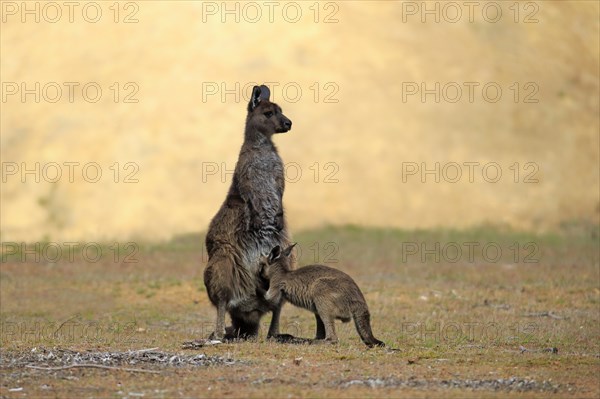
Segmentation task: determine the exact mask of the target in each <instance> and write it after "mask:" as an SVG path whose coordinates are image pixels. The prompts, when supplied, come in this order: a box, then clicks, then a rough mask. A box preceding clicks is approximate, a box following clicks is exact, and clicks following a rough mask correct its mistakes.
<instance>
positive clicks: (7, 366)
mask: <svg viewBox="0 0 600 399" xmlns="http://www.w3.org/2000/svg"><path fill="white" fill-rule="evenodd" d="M294 238H295V239H296V240H297V241H298V242H299V250H300V251H301V252H300V253H299V254H298V255H299V265H304V264H309V263H314V262H319V263H327V264H329V265H331V266H333V267H337V268H340V269H342V270H344V271H346V272H348V273H349V274H350V275H352V276H353V277H354V278H355V280H356V281H357V282H358V284H359V286H360V287H361V289H362V290H363V292H364V293H365V296H366V298H367V301H368V303H369V307H370V310H371V314H372V324H373V330H374V333H375V336H376V337H377V338H379V339H381V340H383V341H384V342H386V344H387V346H388V347H387V348H381V349H367V348H366V347H365V346H364V345H363V344H362V343H361V342H360V340H359V338H358V335H357V333H356V331H355V330H354V327H353V325H352V323H349V324H341V323H340V324H337V327H338V335H339V338H340V343H339V344H338V345H323V344H314V345H307V344H304V345H293V344H279V343H274V342H267V341H266V340H265V335H266V326H267V325H268V322H269V319H270V316H269V315H267V316H265V318H264V328H262V331H261V334H260V338H259V339H258V340H256V341H253V342H238V343H223V344H218V345H212V346H206V347H202V348H199V349H182V344H183V343H184V342H185V341H190V340H193V339H197V338H206V337H207V336H208V334H209V333H210V331H211V329H212V323H213V321H214V317H215V311H214V309H213V308H212V307H211V305H210V304H209V302H208V299H207V297H206V293H205V292H204V286H203V283H202V271H203V267H204V264H205V262H206V256H205V254H204V251H203V250H202V242H203V236H202V235H201V234H193V235H186V236H180V237H177V238H175V239H173V240H172V241H170V242H165V243H153V244H148V243H131V244H130V246H129V247H127V245H125V244H122V245H120V246H119V251H117V250H116V247H115V246H114V245H113V244H110V243H107V244H106V245H105V246H102V247H101V249H102V256H100V257H99V259H98V260H95V258H94V259H92V258H93V256H92V254H91V250H90V252H89V253H88V252H84V251H83V249H82V248H77V249H76V250H74V251H73V257H69V256H67V253H66V252H65V251H64V248H63V252H62V256H61V257H60V258H57V257H56V256H55V252H52V251H55V250H56V248H51V247H50V246H48V245H46V246H44V245H43V244H42V245H41V247H40V248H38V249H39V251H38V252H35V251H31V248H34V247H33V246H30V247H25V248H21V249H20V250H19V251H14V250H13V249H12V248H6V247H3V250H4V252H3V254H2V263H1V268H0V273H1V274H0V277H1V279H0V288H1V290H0V299H1V302H0V304H1V313H0V317H1V327H2V329H1V344H2V347H1V352H0V353H1V357H0V373H1V374H0V375H1V382H0V396H1V397H3V398H4V397H7V398H31V397H69V398H71V397H72V398H75V397H78V398H84V397H123V398H125V397H129V398H135V397H146V398H147V397H159V398H160V397H162V398H167V397H169V398H170V397H242V396H243V397H246V396H247V397H260V398H265V397H361V398H362V397H451V398H452V397H460V398H464V397H473V398H475V397H506V396H518V397H532V398H548V397H561V398H562V397H578V398H579V397H589V398H595V397H598V396H599V395H600V377H599V375H600V326H599V323H600V312H599V306H600V283H599V281H600V275H599V273H600V269H599V244H598V239H599V230H598V227H597V226H587V225H565V226H563V228H562V229H561V230H560V231H557V232H555V233H553V234H545V235H530V234H525V233H517V232H514V231H510V230H505V229H502V228H491V227H483V228H479V229H472V230H467V231H451V230H418V231H402V230H391V229H363V228H357V227H352V226H348V227H343V228H323V229H319V230H311V231H305V232H303V233H299V234H296V236H295V237H294ZM469 248H471V249H472V250H469ZM36 257H37V259H36ZM282 325H283V327H282V328H283V330H284V332H287V333H290V334H293V335H297V336H301V337H311V336H312V335H313V334H314V328H315V326H314V319H313V316H312V315H311V314H309V313H308V312H306V311H304V310H301V309H296V308H294V307H292V306H291V305H286V307H285V308H284V311H283V316H282ZM75 364H77V365H79V366H81V365H85V366H86V367H70V368H65V367H67V366H73V365H75ZM91 366H94V367H91ZM32 367H37V368H38V369H36V368H32ZM57 367H63V369H59V370H56V369H50V370H43V369H39V368H57ZM99 367H103V368H99Z"/></svg>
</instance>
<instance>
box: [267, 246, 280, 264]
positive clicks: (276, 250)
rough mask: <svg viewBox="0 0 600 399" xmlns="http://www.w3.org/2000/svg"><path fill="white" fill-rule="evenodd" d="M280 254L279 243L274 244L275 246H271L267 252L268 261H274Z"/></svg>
mask: <svg viewBox="0 0 600 399" xmlns="http://www.w3.org/2000/svg"><path fill="white" fill-rule="evenodd" d="M280 256H281V247H280V246H279V245H276V246H275V248H273V249H272V250H271V253H270V254H269V263H273V262H275V261H276V260H277V259H279V257H280Z"/></svg>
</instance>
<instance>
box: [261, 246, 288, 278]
mask: <svg viewBox="0 0 600 399" xmlns="http://www.w3.org/2000/svg"><path fill="white" fill-rule="evenodd" d="M295 246H296V243H293V244H292V245H290V246H288V247H287V248H285V249H284V250H281V247H280V246H279V245H276V246H275V247H273V249H272V250H271V253H269V255H267V256H263V257H262V259H261V261H260V274H261V276H262V277H263V278H265V279H267V280H270V279H271V277H273V274H274V273H276V272H277V271H278V270H280V269H281V268H283V270H288V264H289V258H290V255H291V253H292V249H294V247H295Z"/></svg>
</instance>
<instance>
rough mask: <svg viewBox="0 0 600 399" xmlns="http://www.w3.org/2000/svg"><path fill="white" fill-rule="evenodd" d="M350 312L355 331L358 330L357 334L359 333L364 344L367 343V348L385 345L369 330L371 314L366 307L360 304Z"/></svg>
mask: <svg viewBox="0 0 600 399" xmlns="http://www.w3.org/2000/svg"><path fill="white" fill-rule="evenodd" d="M352 313H353V314H352V316H353V318H354V325H355V326H356V331H358V335H360V338H361V339H362V341H363V342H364V343H365V345H367V346H368V347H369V348H372V347H373V346H385V344H384V343H383V342H381V341H380V340H378V339H377V338H375V337H374V336H373V331H371V316H370V314H369V310H368V309H366V307H363V306H361V307H359V308H358V309H356V310H355V311H354V312H352Z"/></svg>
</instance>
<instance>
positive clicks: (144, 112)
mask: <svg viewBox="0 0 600 399" xmlns="http://www.w3.org/2000/svg"><path fill="white" fill-rule="evenodd" d="M488 3H490V2H477V8H475V9H474V10H473V14H472V15H471V16H470V15H469V9H468V8H467V7H466V6H465V5H464V2H456V3H454V4H457V5H458V7H455V8H454V9H451V8H448V7H445V6H446V3H443V2H428V3H427V7H429V10H433V14H427V13H426V12H424V11H426V10H423V9H421V7H423V4H424V3H422V2H393V1H385V2H378V1H368V2H367V1H351V2H319V3H316V2H296V3H293V2H292V3H289V2H273V3H270V4H271V5H269V4H268V2H267V3H262V2H256V3H244V2H227V3H223V2H194V1H186V2H167V1H152V2H150V1H148V2H145V1H138V2H119V3H115V2H112V1H111V2H96V3H94V4H95V5H93V4H92V5H90V3H88V2H82V3H79V2H77V7H74V9H73V10H69V9H68V8H67V7H66V6H64V5H63V3H61V2H58V3H54V4H58V6H50V7H49V6H48V5H47V2H27V3H21V2H7V1H2V2H1V3H0V5H1V7H2V25H1V38H0V45H1V61H0V64H1V65H0V67H1V70H0V74H1V81H2V103H1V106H2V111H1V113H2V115H1V125H0V127H1V155H2V174H3V175H2V179H3V180H2V190H1V202H2V203H1V216H2V220H1V229H0V232H1V234H2V240H3V241H8V240H27V241H33V240H40V239H48V238H50V239H53V240H83V239H85V240H92V239H95V240H101V239H113V238H119V239H129V238H133V239H150V240H154V239H167V238H169V237H171V236H173V235H174V234H180V233H186V232H196V231H202V230H205V229H206V228H207V225H208V223H209V221H210V219H211V217H212V216H213V215H214V214H215V212H216V211H217V209H218V208H219V206H220V205H221V202H222V201H223V199H224V197H225V193H226V191H227V189H228V187H229V183H230V181H231V174H230V171H231V170H233V168H234V166H235V162H236V159H237V155H238V151H239V148H240V146H241V144H242V140H243V128H244V120H245V116H246V103H247V98H248V95H249V92H250V90H251V86H252V84H253V83H267V84H268V85H270V86H271V92H272V97H273V98H272V99H273V100H274V101H275V102H277V103H278V104H279V105H281V107H282V108H283V111H284V114H285V115H286V116H288V117H289V118H290V119H291V120H292V121H293V128H292V131H291V132H290V133H288V134H285V135H277V136H276V137H275V142H276V144H277V146H278V148H279V151H280V154H281V156H282V157H283V160H284V162H285V163H286V164H287V165H288V169H287V172H288V184H287V187H286V192H285V196H284V204H285V207H286V211H287V217H288V221H289V224H290V229H291V231H292V232H294V231H297V230H299V229H304V228H309V227H314V226H320V225H324V224H350V223H351V224H360V225H366V226H394V227H401V228H433V227H456V228H463V227H468V226H473V225H481V224H488V223H491V224H498V225H507V226H511V227H514V228H518V229H527V230H545V229H552V228H554V227H556V226H558V225H559V224H560V223H561V222H565V221H572V220H584V221H593V222H596V223H597V221H598V218H599V212H600V199H599V195H600V194H599V180H600V176H599V168H598V166H599V148H600V144H599V130H600V126H599V114H600V110H599V96H598V93H599V76H598V74H599V32H600V29H599V3H598V2H593V1H560V2H557V1H552V2H551V1H545V2H542V1H539V2H519V3H517V2H499V3H493V2H492V3H493V4H492V6H490V5H489V4H488ZM500 3H501V8H500V10H501V12H502V14H501V15H498V17H497V16H496V14H495V12H496V11H497V10H496V8H495V7H496V6H494V4H496V5H498V4H500ZM24 4H26V6H25V7H28V9H27V10H29V11H27V10H23V9H22V8H23V7H24ZM36 4H37V6H36ZM249 4H250V5H249ZM272 4H275V5H274V6H273V5H272ZM36 7H38V8H36ZM53 7H54V8H53ZM436 7H437V8H436ZM489 7H492V8H489ZM511 7H512V8H511ZM57 10H58V12H60V17H59V14H58V13H57ZM98 10H100V14H98ZM436 10H437V11H436ZM457 10H458V11H460V12H462V17H461V18H458V19H457V14H456V13H455V12H456V11H457ZM483 10H485V12H486V13H482V12H483ZM69 11H72V14H71V15H70V13H69ZM298 12H300V14H298ZM436 13H437V15H436ZM436 17H437V18H438V19H439V22H436ZM470 17H472V21H470ZM36 18H38V19H39V22H36ZM70 19H72V22H71V21H70ZM236 19H237V21H236ZM423 19H424V20H425V21H424V22H423ZM223 20H224V22H223ZM271 20H272V21H271ZM455 21H456V22H455ZM36 82H37V83H38V84H39V88H37V86H36ZM436 82H439V90H436ZM469 82H472V83H469ZM469 85H471V86H469ZM69 87H72V88H73V92H72V93H69ZM84 87H85V90H84ZM469 87H472V88H473V97H472V98H469V89H468V88H469ZM484 87H485V88H486V89H485V90H483V88H484ZM98 88H100V90H101V93H99V92H97V89H98ZM498 88H500V89H501V90H502V96H501V97H500V98H496V97H497V96H496V91H497V89H498ZM59 89H60V90H61V91H59ZM422 89H426V90H430V92H429V94H427V92H426V93H425V94H424V93H423V91H422ZM458 89H460V90H462V93H460V96H459V92H458V91H457V90H458ZM27 90H29V92H28V91H27ZM415 90H416V92H415ZM436 91H437V93H436ZM69 94H72V95H73V96H72V98H70V96H69ZM436 95H437V96H439V102H436ZM36 96H37V97H39V98H36ZM423 96H424V97H423ZM496 100H497V101H496ZM37 101H39V102H37ZM494 101H495V102H494ZM65 162H67V164H65ZM69 162H74V163H78V164H68V163H69ZM436 163H439V169H438V170H437V171H436V169H435V168H436ZM36 164H37V165H38V166H36ZM56 165H58V166H59V168H60V169H59V168H57V167H56ZM68 165H72V168H73V169H72V171H73V176H72V180H73V181H72V182H71V181H70V179H69V174H68V172H69V167H68ZM469 165H471V166H469ZM36 167H38V168H39V169H37V170H36ZM470 168H472V169H470ZM23 169H28V170H31V171H32V172H31V173H28V174H27V173H26V174H24V175H23V174H22V172H23ZM84 169H85V175H82V173H84ZM424 169H427V170H431V171H432V172H430V173H426V174H422V172H423V170H424ZM57 170H60V171H61V172H62V175H60V176H57V173H56V171H57ZM470 170H471V171H472V172H473V175H472V176H469V171H470ZM97 171H101V173H102V175H101V176H100V177H98V178H97V180H98V181H97V182H92V181H93V180H96V173H97ZM459 171H460V172H461V173H462V174H461V175H460V176H457V172H459ZM117 172H118V173H117ZM498 172H501V173H502V174H501V175H499V176H498V177H496V175H497V173H498ZM36 179H37V180H39V182H38V181H36ZM436 179H438V180H439V181H436ZM495 180H497V181H496V182H492V181H495Z"/></svg>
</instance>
